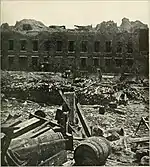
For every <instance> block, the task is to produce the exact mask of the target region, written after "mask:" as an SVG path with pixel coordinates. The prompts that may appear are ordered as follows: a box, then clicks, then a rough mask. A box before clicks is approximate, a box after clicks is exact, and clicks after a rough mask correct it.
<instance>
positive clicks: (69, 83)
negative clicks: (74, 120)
mask: <svg viewBox="0 0 150 167" xmlns="http://www.w3.org/2000/svg"><path fill="white" fill-rule="evenodd" d="M104 78H106V79H103V80H102V82H99V81H98V80H97V79H95V78H93V79H91V78H86V79H81V78H77V79H76V80H74V81H73V80H72V79H64V78H62V77H61V74H54V73H37V72H34V73H33V72H30V73H27V72H6V71H5V72H4V71H2V74H1V121H2V122H4V120H5V119H6V118H7V116H8V115H9V114H11V115H13V116H16V117H17V115H21V118H22V120H25V119H27V118H28V114H29V113H30V112H31V113H34V111H36V110H38V109H42V110H44V111H45V112H46V114H47V118H49V119H51V120H52V119H54V116H55V111H56V109H57V108H58V107H59V105H61V103H62V101H61V98H60V97H59V95H58V94H57V91H55V90H56V89H57V88H62V89H63V90H75V91H76V94H77V96H78V99H79V102H80V103H81V104H82V108H83V111H84V113H85V117H86V118H87V120H88V122H89V124H90V126H94V125H98V126H100V127H101V128H102V129H104V130H107V129H110V128H114V127H115V128H116V127H118V128H120V127H123V128H124V130H125V134H126V135H128V136H131V135H133V134H134V132H135V130H136V128H137V126H138V124H139V122H140V119H141V117H146V116H148V115H149V107H148V105H149V103H148V102H149V100H148V99H149V89H148V85H145V83H142V82H138V83H136V82H135V80H133V79H132V82H131V80H130V82H129V81H128V82H126V84H123V85H121V86H120V85H119V81H118V77H113V78H111V77H110V78H109V77H107V76H104ZM127 83H128V84H127ZM116 87H117V88H116ZM122 88H123V89H124V90H125V91H126V93H127V94H128V99H129V100H128V103H127V105H118V106H117V108H118V109H119V111H120V113H118V112H116V111H115V109H112V108H111V107H108V106H107V107H106V110H105V113H104V114H99V105H106V103H109V102H110V101H111V100H112V99H116V98H117V93H119V92H121V91H122ZM113 91H114V92H113ZM111 92H112V94H113V95H112V96H110V94H111ZM56 99H57V100H56ZM56 101H57V102H56ZM147 135H148V131H147V130H146V128H145V127H143V129H141V130H140V131H139V132H138V133H137V136H141V137H143V136H147ZM134 160H135V159H134V155H133V154H132V153H131V152H130V151H126V152H120V154H112V155H111V156H110V158H109V160H108V161H107V163H106V165H113V166H115V165H137V164H136V163H134V162H133V161H134Z"/></svg>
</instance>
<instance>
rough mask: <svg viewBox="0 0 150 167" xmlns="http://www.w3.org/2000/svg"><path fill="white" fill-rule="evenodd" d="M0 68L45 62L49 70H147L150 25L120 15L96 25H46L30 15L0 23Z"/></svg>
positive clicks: (33, 66) (29, 67)
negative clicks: (118, 20)
mask: <svg viewBox="0 0 150 167" xmlns="http://www.w3.org/2000/svg"><path fill="white" fill-rule="evenodd" d="M0 31H1V48H0V50H1V68H2V70H27V71H38V70H40V65H41V64H42V63H45V64H46V65H47V70H48V71H55V72H57V71H64V70H66V69H71V70H72V71H74V70H80V71H88V72H96V69H97V68H100V69H101V70H102V72H104V73H110V72H111V73H118V72H122V71H125V72H128V73H130V72H131V73H133V72H136V69H138V70H139V72H140V73H141V74H146V75H147V74H148V69H149V68H148V64H149V56H148V55H149V28H148V26H147V25H145V24H143V23H141V22H140V21H135V22H130V21H129V20H128V19H126V18H124V19H122V24H121V25H120V27H118V26H117V24H116V23H114V22H113V21H108V22H102V23H100V24H98V25H97V26H96V27H94V28H93V27H92V26H90V25H89V26H76V28H75V29H66V28H65V26H49V27H46V26H45V25H44V24H43V23H41V22H39V21H35V20H31V19H24V20H21V21H19V22H16V24H15V26H9V25H8V24H7V23H5V24H2V25H1V28H0Z"/></svg>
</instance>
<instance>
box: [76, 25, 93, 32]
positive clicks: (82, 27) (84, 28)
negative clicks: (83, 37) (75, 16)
mask: <svg viewBox="0 0 150 167" xmlns="http://www.w3.org/2000/svg"><path fill="white" fill-rule="evenodd" d="M74 26H75V27H76V29H77V30H84V31H85V30H88V31H89V30H92V25H87V26H79V25H74Z"/></svg>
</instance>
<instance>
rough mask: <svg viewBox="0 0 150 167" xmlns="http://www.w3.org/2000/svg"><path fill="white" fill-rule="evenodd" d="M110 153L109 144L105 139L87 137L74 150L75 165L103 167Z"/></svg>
mask: <svg viewBox="0 0 150 167" xmlns="http://www.w3.org/2000/svg"><path fill="white" fill-rule="evenodd" d="M110 152H111V147H110V144H109V142H108V141H107V140H106V139H105V138H103V137H89V138H88V139H86V140H84V141H82V142H81V143H80V145H79V146H78V147H77V148H76V149H75V152H74V159H75V163H76V165H77V166H82V165H83V166H91V165H92V166H97V165H98V166H100V165H104V164H105V162H106V159H107V158H108V156H109V154H110Z"/></svg>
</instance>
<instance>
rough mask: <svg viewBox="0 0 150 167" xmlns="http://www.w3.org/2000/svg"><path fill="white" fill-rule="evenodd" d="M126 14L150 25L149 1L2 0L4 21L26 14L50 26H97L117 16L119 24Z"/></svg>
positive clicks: (12, 21)
mask: <svg viewBox="0 0 150 167" xmlns="http://www.w3.org/2000/svg"><path fill="white" fill-rule="evenodd" d="M123 17H126V18H129V19H130V21H135V20H140V21H142V22H143V23H145V24H148V25H150V2H149V1H135V0H134V1H130V0H126V1H122V0H118V1H101V0H99V1H93V2H92V1H56V0H55V1H52V0H51V1H48V0H47V1H29V0H26V1H19V0H17V1H14V0H10V1H6V0H5V1H4V0H1V23H4V22H7V23H9V24H10V25H14V24H15V23H16V21H20V20H22V19H24V18H26V19H35V20H38V21H41V22H43V23H44V24H45V25H47V26H49V25H52V24H57V25H65V26H66V27H67V28H73V26H74V25H75V24H78V25H88V24H92V25H93V26H95V25H96V24H98V23H101V22H102V21H108V20H113V21H114V22H116V23H117V24H118V25H120V24H121V19H122V18H123Z"/></svg>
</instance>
